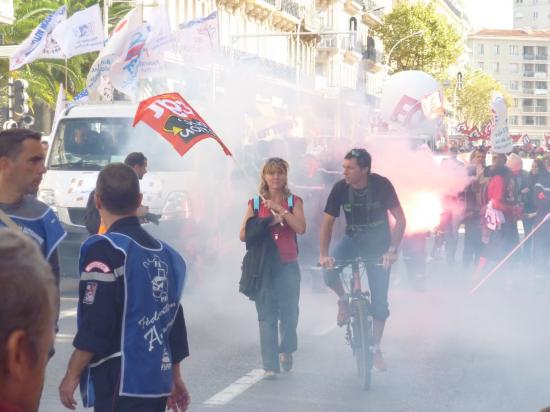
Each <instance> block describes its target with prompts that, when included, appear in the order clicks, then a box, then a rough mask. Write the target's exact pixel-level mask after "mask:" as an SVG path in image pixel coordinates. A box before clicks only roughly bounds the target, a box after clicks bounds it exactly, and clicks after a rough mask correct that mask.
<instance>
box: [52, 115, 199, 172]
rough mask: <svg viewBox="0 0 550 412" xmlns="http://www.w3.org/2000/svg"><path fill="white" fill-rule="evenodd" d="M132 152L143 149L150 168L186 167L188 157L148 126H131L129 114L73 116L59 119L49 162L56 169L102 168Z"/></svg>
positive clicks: (189, 162)
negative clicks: (119, 116) (92, 116)
mask: <svg viewBox="0 0 550 412" xmlns="http://www.w3.org/2000/svg"><path fill="white" fill-rule="evenodd" d="M131 152H143V154H144V155H145V157H147V167H148V169H149V171H174V172H175V171H185V170H189V169H190V168H191V165H192V164H191V158H190V157H187V156H185V157H183V158H182V157H180V156H179V155H178V153H177V152H176V151H175V150H174V149H173V148H172V146H171V145H170V144H169V143H168V142H167V141H166V140H165V139H163V138H162V136H160V135H158V134H156V133H155V132H154V131H152V130H151V129H150V128H149V127H148V126H146V125H145V124H143V123H139V124H137V125H136V127H132V119H131V118H114V117H111V118H109V117H100V118H85V119H83V118H75V119H63V120H61V121H60V122H59V125H58V127H57V131H56V134H55V136H54V139H53V146H52V149H51V155H50V159H49V163H48V167H49V168H50V169H56V170H101V169H103V167H105V166H106V165H107V164H109V163H113V162H124V159H125V158H126V156H127V155H128V154H129V153H131Z"/></svg>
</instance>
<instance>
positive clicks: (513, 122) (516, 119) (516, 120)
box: [509, 116, 518, 126]
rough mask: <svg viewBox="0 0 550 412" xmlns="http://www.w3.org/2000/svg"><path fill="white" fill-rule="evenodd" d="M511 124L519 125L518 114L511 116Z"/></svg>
mask: <svg viewBox="0 0 550 412" xmlns="http://www.w3.org/2000/svg"><path fill="white" fill-rule="evenodd" d="M509 119H510V125H511V126H517V125H518V116H510V118H509Z"/></svg>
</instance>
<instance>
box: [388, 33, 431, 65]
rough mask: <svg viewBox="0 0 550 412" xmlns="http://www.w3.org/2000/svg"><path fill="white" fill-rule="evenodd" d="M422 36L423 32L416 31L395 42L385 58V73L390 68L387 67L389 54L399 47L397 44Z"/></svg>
mask: <svg viewBox="0 0 550 412" xmlns="http://www.w3.org/2000/svg"><path fill="white" fill-rule="evenodd" d="M422 34H424V30H418V31H416V32H414V33H412V34H409V35H408V36H405V37H403V38H402V39H399V40H397V41H396V42H395V44H394V45H393V47H392V48H391V49H390V51H389V53H388V56H387V57H386V64H385V66H386V73H388V72H389V69H390V66H389V63H390V57H391V54H392V53H393V51H394V50H395V48H396V47H397V46H399V44H400V43H402V42H404V41H405V40H407V39H410V38H411V37H414V36H420V35H422Z"/></svg>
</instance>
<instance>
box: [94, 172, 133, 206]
mask: <svg viewBox="0 0 550 412" xmlns="http://www.w3.org/2000/svg"><path fill="white" fill-rule="evenodd" d="M96 194H97V195H98V196H99V199H100V200H101V204H102V205H103V207H105V209H107V210H108V211H109V212H111V213H113V214H115V215H125V214H128V213H132V212H133V211H135V210H136V209H137V208H138V207H139V204H140V199H139V194H140V189H139V180H138V176H137V174H136V172H135V171H134V169H132V168H131V167H130V166H128V165H125V164H123V163H111V164H109V165H107V166H105V168H104V169H103V170H102V171H101V172H100V173H99V176H98V177H97V183H96Z"/></svg>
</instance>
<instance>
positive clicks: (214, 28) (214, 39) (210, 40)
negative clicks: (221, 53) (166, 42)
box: [177, 11, 219, 55]
mask: <svg viewBox="0 0 550 412" xmlns="http://www.w3.org/2000/svg"><path fill="white" fill-rule="evenodd" d="M179 29H180V30H179V32H178V34H177V37H178V50H180V51H181V52H182V53H184V54H201V55H204V54H205V53H208V52H210V53H211V52H214V51H217V50H218V49H219V40H218V35H219V28H218V12H217V11H214V12H212V13H210V14H209V15H208V16H206V17H203V18H200V19H196V20H191V21H188V22H187V23H183V24H180V25H179Z"/></svg>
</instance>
